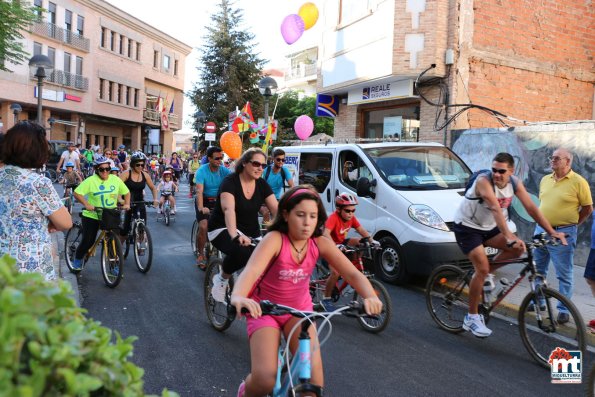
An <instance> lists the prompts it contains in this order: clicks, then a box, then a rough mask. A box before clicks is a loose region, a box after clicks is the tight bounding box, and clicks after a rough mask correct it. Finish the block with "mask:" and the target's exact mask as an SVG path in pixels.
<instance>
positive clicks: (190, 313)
mask: <svg viewBox="0 0 595 397" xmlns="http://www.w3.org/2000/svg"><path fill="white" fill-rule="evenodd" d="M187 192H188V191H187V187H183V189H182V193H181V194H180V195H179V198H178V203H179V204H178V215H177V219H176V221H175V222H173V223H172V224H171V225H170V226H169V227H167V226H165V225H164V224H163V223H157V222H156V220H155V218H156V214H155V210H152V209H149V222H148V224H149V227H150V230H151V233H152V236H153V242H154V247H155V248H154V258H153V267H152V268H151V270H150V272H149V273H147V274H146V275H145V274H141V273H140V272H138V271H137V270H136V267H135V265H134V263H133V259H132V257H131V256H130V257H129V258H128V260H127V261H126V266H125V269H124V278H123V280H122V282H121V283H120V285H119V286H118V287H117V288H116V289H109V288H107V287H105V285H104V284H103V279H102V277H101V273H100V270H99V260H98V258H93V259H92V260H91V262H90V263H89V264H88V265H87V267H86V268H85V270H84V272H83V273H82V275H81V276H80V277H79V285H80V289H81V292H82V297H83V300H82V306H83V307H85V308H86V309H87V310H88V312H89V316H90V317H92V318H94V319H96V320H99V321H101V322H102V323H103V325H105V326H108V327H110V328H112V329H113V330H115V331H118V332H119V333H120V334H121V335H122V336H124V337H126V336H130V335H136V336H138V337H139V339H138V341H136V342H135V349H134V356H133V357H132V361H134V362H135V363H136V364H138V365H139V366H141V367H143V368H144V369H145V390H146V391H147V392H148V393H161V390H162V389H163V388H165V387H167V388H168V389H170V390H174V391H176V392H178V393H180V395H182V396H235V395H236V390H237V386H238V384H239V383H240V381H241V380H242V379H243V377H244V376H245V375H246V374H247V373H248V371H249V357H250V356H249V349H248V339H247V336H246V331H245V324H244V323H243V322H241V321H236V323H234V324H233V325H232V326H231V328H230V329H229V330H227V331H226V332H225V333H219V332H217V331H215V330H214V329H213V328H211V327H210V325H209V323H208V322H207V318H206V315H205V312H204V301H203V280H204V272H202V271H200V270H199V269H198V268H197V267H196V266H195V265H194V261H195V259H194V256H193V254H192V251H191V247H190V230H191V227H192V222H193V220H194V210H193V207H192V206H191V201H190V199H188V198H187V196H186V195H187ZM387 289H388V291H389V293H390V295H391V297H392V301H393V307H394V314H393V319H392V322H391V324H390V325H389V327H388V328H387V329H386V330H385V331H384V332H383V333H381V334H379V335H372V334H369V333H367V332H365V331H363V330H362V329H361V328H360V326H359V325H358V324H357V323H356V321H355V320H354V319H348V318H338V319H337V320H334V321H333V325H334V327H333V333H332V336H331V338H330V339H329V341H328V342H327V344H325V345H324V346H323V348H322V349H323V360H324V365H325V377H326V393H325V395H327V396H396V395H408V396H438V395H440V396H461V395H469V396H471V395H489V396H507V397H509V396H512V395H514V396H515V397H516V396H560V395H565V396H570V395H572V396H579V395H583V394H584V385H554V384H551V383H550V373H549V371H548V370H546V369H544V368H542V367H540V366H539V365H537V364H536V363H535V362H534V361H533V360H532V358H531V357H530V356H529V354H528V353H527V352H526V350H525V348H524V346H523V344H522V342H521V339H520V336H519V332H518V327H517V326H516V325H514V324H513V323H512V322H509V321H505V320H502V319H497V318H494V319H492V320H491V322H490V327H491V328H492V329H493V334H492V336H491V337H490V338H488V339H485V340H481V339H477V338H475V337H473V336H472V335H470V334H468V333H463V334H458V335H453V334H449V333H447V332H445V331H442V330H441V329H439V328H438V327H437V326H436V325H435V324H434V323H433V321H432V320H431V318H430V316H429V314H428V313H427V310H426V306H425V300H424V297H423V294H422V292H421V290H420V288H419V287H415V286H414V287H411V288H403V287H396V286H393V285H387ZM593 359H594V355H593V354H592V353H591V354H589V357H588V358H587V359H586V360H585V358H584V359H583V362H585V363H592V362H593ZM585 368H587V365H585ZM585 372H587V371H585Z"/></svg>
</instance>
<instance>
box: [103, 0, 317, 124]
mask: <svg viewBox="0 0 595 397" xmlns="http://www.w3.org/2000/svg"><path fill="white" fill-rule="evenodd" d="M106 1H107V2H108V3H111V4H113V5H114V6H116V7H118V8H119V9H121V10H123V11H125V12H127V13H129V14H131V15H133V16H134V17H136V18H138V19H140V20H142V21H143V22H146V23H148V24H150V25H152V26H154V27H155V28H157V29H159V30H161V31H163V32H165V33H167V34H168V35H170V36H172V37H174V38H175V39H178V40H180V41H182V42H184V43H186V44H188V45H189V46H191V47H193V50H192V52H191V53H190V55H189V56H188V57H187V58H186V75H185V77H184V85H185V87H184V89H185V91H189V90H190V89H191V88H192V87H193V85H194V83H196V81H197V80H198V71H197V70H196V68H197V66H198V64H199V60H198V58H199V53H198V51H197V48H199V47H200V46H201V44H202V43H203V37H204V35H205V34H206V29H205V27H206V26H208V25H209V24H210V23H211V16H212V15H213V14H215V13H216V11H217V10H218V4H219V3H220V0H198V1H196V0H165V1H164V0H106ZM308 1H309V2H312V3H314V4H316V5H317V6H318V9H319V10H320V9H321V5H322V4H321V3H322V0H235V5H234V8H240V9H242V10H243V11H244V12H243V15H244V18H243V23H242V26H243V28H244V29H247V30H249V31H250V32H252V34H253V35H254V36H255V38H254V41H253V44H255V45H256V50H257V51H258V52H259V53H260V57H261V58H262V59H265V60H269V62H268V63H267V64H266V66H265V68H275V67H284V66H285V56H286V55H288V54H291V53H294V52H296V51H299V50H302V49H305V48H309V47H311V46H314V45H316V43H317V41H318V39H319V33H318V32H319V29H318V28H319V26H320V18H319V22H318V23H317V24H316V25H315V26H314V27H313V28H311V29H309V30H307V31H305V32H304V34H303V35H302V37H301V38H300V39H299V40H298V41H297V42H296V43H294V44H293V45H291V46H289V45H288V44H286V43H285V41H283V37H282V36H281V33H280V27H281V22H282V21H283V18H285V17H286V16H287V15H289V14H297V13H298V11H299V9H300V6H301V5H302V4H304V3H306V2H308ZM194 111H195V109H194V106H193V105H192V104H191V102H190V101H189V100H188V99H185V100H184V127H183V129H184V130H190V125H191V123H192V122H191V120H190V115H191V114H193V113H194Z"/></svg>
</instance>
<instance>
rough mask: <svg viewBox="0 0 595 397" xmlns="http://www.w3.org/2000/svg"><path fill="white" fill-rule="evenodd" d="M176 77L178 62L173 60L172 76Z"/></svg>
mask: <svg viewBox="0 0 595 397" xmlns="http://www.w3.org/2000/svg"><path fill="white" fill-rule="evenodd" d="M177 75H178V60H177V59H176V60H174V76H177Z"/></svg>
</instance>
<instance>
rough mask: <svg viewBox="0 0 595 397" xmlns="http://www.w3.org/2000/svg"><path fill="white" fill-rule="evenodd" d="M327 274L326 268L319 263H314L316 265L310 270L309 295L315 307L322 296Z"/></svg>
mask: <svg viewBox="0 0 595 397" xmlns="http://www.w3.org/2000/svg"><path fill="white" fill-rule="evenodd" d="M328 276H329V271H328V269H327V268H326V267H325V266H324V265H323V264H322V263H320V261H319V262H318V263H316V267H315V268H314V270H313V271H312V276H311V277H310V296H311V297H312V303H313V304H314V308H316V307H317V306H318V305H319V304H320V301H321V300H322V298H324V290H325V288H326V280H327V278H328Z"/></svg>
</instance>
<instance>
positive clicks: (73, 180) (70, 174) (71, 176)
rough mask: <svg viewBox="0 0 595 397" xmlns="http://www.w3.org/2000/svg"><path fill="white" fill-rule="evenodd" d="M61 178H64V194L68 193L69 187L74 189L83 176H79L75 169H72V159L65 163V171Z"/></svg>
mask: <svg viewBox="0 0 595 397" xmlns="http://www.w3.org/2000/svg"><path fill="white" fill-rule="evenodd" d="M63 180H64V195H66V194H67V193H69V189H71V188H74V189H76V187H77V186H78V185H79V184H80V183H81V182H82V181H83V178H81V175H80V174H79V173H78V172H77V171H75V170H74V163H73V162H72V161H69V162H68V163H66V172H65V173H64V176H63Z"/></svg>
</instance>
